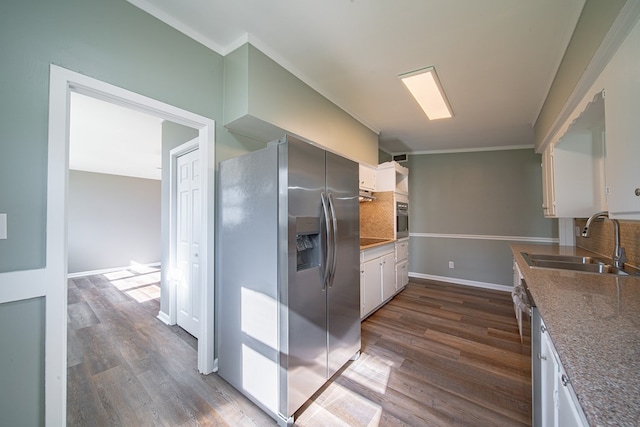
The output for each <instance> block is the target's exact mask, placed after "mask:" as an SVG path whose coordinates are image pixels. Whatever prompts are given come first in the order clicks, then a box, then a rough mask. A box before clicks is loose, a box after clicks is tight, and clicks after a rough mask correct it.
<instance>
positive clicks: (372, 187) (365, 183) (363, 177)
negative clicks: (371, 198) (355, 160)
mask: <svg viewBox="0 0 640 427" xmlns="http://www.w3.org/2000/svg"><path fill="white" fill-rule="evenodd" d="M359 166H360V189H362V190H369V191H376V170H375V169H372V168H370V167H368V166H364V165H359Z"/></svg>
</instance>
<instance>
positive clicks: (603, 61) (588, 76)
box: [534, 1, 640, 153]
mask: <svg viewBox="0 0 640 427" xmlns="http://www.w3.org/2000/svg"><path fill="white" fill-rule="evenodd" d="M639 18H640V2H638V1H628V2H626V3H625V5H624V6H622V9H621V10H620V13H618V16H617V17H616V19H615V21H614V22H613V24H612V25H611V28H610V29H609V31H608V32H607V34H606V36H605V37H604V39H603V40H602V42H601V43H600V46H599V47H598V50H596V53H595V54H594V55H593V57H592V58H591V61H589V64H587V68H586V69H585V71H584V73H582V76H581V77H580V80H578V83H577V84H576V86H575V88H574V89H573V91H572V92H571V94H570V95H569V98H568V99H567V101H566V102H565V103H564V106H563V107H562V109H561V110H560V113H559V114H558V115H557V116H556V119H555V120H554V122H553V124H552V125H551V127H550V128H549V130H548V131H547V133H546V135H545V136H544V138H542V141H541V142H540V144H538V145H536V152H537V153H542V152H543V151H544V149H545V148H547V146H548V145H549V144H552V143H555V140H557V138H558V137H559V136H560V135H561V133H560V132H561V130H562V128H563V126H564V125H565V124H566V122H567V120H569V117H570V116H571V114H572V113H573V112H574V110H575V109H576V107H577V106H578V105H579V104H580V101H581V100H582V99H583V98H584V97H585V96H586V95H587V94H588V93H589V90H590V89H591V87H592V86H593V85H594V83H595V82H596V81H597V79H598V77H600V75H601V74H602V72H603V71H604V69H605V68H606V66H607V65H608V64H609V61H610V60H611V58H612V57H613V55H614V54H615V53H616V52H617V51H618V48H619V47H620V45H621V44H622V43H623V42H624V40H625V39H626V37H627V35H629V32H630V31H631V29H632V28H633V27H634V25H635V24H636V22H637V21H638V19H639ZM600 90H602V88H600ZM600 90H598V91H600ZM539 118H540V116H539V115H538V118H537V119H536V123H537V121H538V119H539ZM534 126H535V123H534Z"/></svg>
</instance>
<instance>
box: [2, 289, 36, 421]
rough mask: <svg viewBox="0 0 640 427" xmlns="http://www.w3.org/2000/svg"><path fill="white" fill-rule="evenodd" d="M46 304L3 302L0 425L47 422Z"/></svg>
mask: <svg viewBox="0 0 640 427" xmlns="http://www.w3.org/2000/svg"><path fill="white" fill-rule="evenodd" d="M44 304H45V301H44V298H32V299H28V300H22V301H14V302H8V303H5V304H1V308H0V343H1V344H0V346H1V347H0V348H1V349H0V425H3V426H15V427H18V426H25V427H26V426H39V425H44V328H45V325H44Z"/></svg>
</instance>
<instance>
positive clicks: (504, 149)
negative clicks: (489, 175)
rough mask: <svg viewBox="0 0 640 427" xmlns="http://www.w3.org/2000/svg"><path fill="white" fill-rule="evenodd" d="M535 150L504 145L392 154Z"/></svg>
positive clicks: (531, 146)
mask: <svg viewBox="0 0 640 427" xmlns="http://www.w3.org/2000/svg"><path fill="white" fill-rule="evenodd" d="M533 148H534V146H533V144H524V145H503V146H496V147H475V148H452V149H447V150H424V151H400V152H394V153H391V155H392V156H393V155H396V154H408V155H411V156H414V155H418V154H452V153H479V152H483V151H507V150H533Z"/></svg>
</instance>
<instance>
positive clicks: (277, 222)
mask: <svg viewBox="0 0 640 427" xmlns="http://www.w3.org/2000/svg"><path fill="white" fill-rule="evenodd" d="M218 183H219V195H220V197H219V199H218V203H219V218H218V229H217V230H218V231H217V233H218V248H217V259H218V263H217V266H216V268H217V281H216V301H217V305H216V306H217V327H216V330H217V349H218V366H219V370H218V373H219V374H220V376H222V377H223V378H224V379H225V380H227V381H228V382H229V383H231V384H232V385H233V386H234V387H235V388H237V389H238V390H239V391H241V392H242V393H243V394H245V395H246V396H247V397H248V398H249V399H251V400H252V401H253V402H255V403H256V404H257V405H258V406H260V407H261V408H262V409H263V410H264V411H266V412H267V413H268V414H269V415H271V416H272V417H273V418H274V419H276V420H277V421H278V423H279V424H281V425H287V424H291V423H292V422H293V416H294V413H295V412H296V411H297V410H298V409H299V408H300V407H301V406H302V405H303V404H304V403H305V402H306V401H307V400H308V399H309V398H310V397H311V396H312V395H313V394H314V393H315V392H316V391H317V390H318V389H319V388H320V387H321V386H322V385H323V384H324V383H325V382H326V381H327V380H328V379H329V378H331V376H333V375H334V374H335V373H336V372H337V371H338V370H339V369H340V368H341V367H342V366H343V365H344V364H345V363H346V362H347V361H348V360H349V359H354V358H357V357H358V355H359V351H360V273H359V234H360V225H359V204H358V203H359V201H358V165H357V163H354V162H352V161H351V160H348V159H345V158H343V157H341V156H338V155H336V154H333V153H330V152H328V151H325V150H323V149H321V148H319V147H317V146H314V145H312V144H310V143H307V142H305V141H302V140H299V139H297V138H294V137H291V136H286V137H284V138H283V139H282V140H279V141H276V142H273V143H270V144H268V145H267V147H266V148H264V149H262V150H259V151H255V152H252V153H248V154H246V155H243V156H240V157H237V158H234V159H230V160H226V161H224V162H221V163H220V169H219V181H218Z"/></svg>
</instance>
